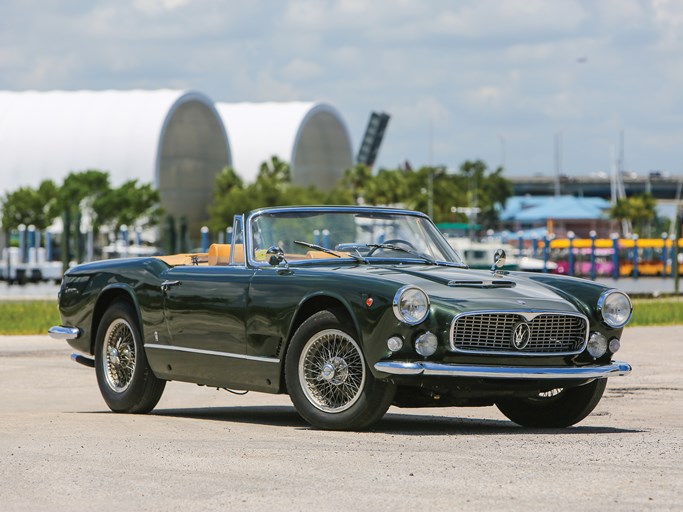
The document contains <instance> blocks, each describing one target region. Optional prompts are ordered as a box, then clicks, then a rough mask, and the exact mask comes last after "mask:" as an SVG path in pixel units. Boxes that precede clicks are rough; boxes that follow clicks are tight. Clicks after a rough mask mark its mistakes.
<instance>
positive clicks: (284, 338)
mask: <svg viewBox="0 0 683 512" xmlns="http://www.w3.org/2000/svg"><path fill="white" fill-rule="evenodd" d="M492 263H493V264H492V268H491V270H490V271H486V270H478V271H475V270H470V269H468V268H467V266H466V265H465V264H464V263H463V261H462V260H461V259H460V257H459V256H458V255H457V254H456V253H455V252H454V250H453V249H452V248H451V246H450V245H449V244H448V242H447V241H446V239H444V237H443V236H442V235H441V234H440V233H439V231H438V230H437V229H436V227H435V226H434V224H433V223H432V221H431V220H430V219H429V217H427V216H426V215H424V214H422V213H417V212H413V211H406V210H399V209H390V208H368V207H331V206H321V207H287V208H267V209H261V210H256V211H252V212H250V213H248V214H246V215H239V216H237V217H236V218H235V220H234V225H233V237H232V240H231V242H230V244H214V245H212V246H211V247H210V248H209V251H208V253H201V254H178V255H173V256H161V257H147V258H133V259H123V260H108V261H100V262H95V263H88V264H83V265H79V266H76V267H74V268H72V269H71V270H69V271H68V272H67V273H66V275H65V276H64V280H63V282H62V286H61V289H60V292H59V310H60V314H61V320H62V325H60V326H55V327H53V328H51V329H50V335H51V336H52V337H53V338H57V339H66V340H68V342H69V344H70V345H71V346H72V347H73V348H75V349H76V350H78V351H79V352H81V354H74V355H73V356H72V358H73V359H74V360H76V361H78V362H80V363H83V364H86V365H89V366H94V367H95V371H96V375H97V381H98V384H99V387H100V390H101V392H102V396H103V397H104V400H105V402H106V403H107V405H108V406H109V407H110V408H111V410H113V411H116V412H128V413H145V412H149V411H151V410H152V409H153V408H154V406H155V405H156V404H157V402H158V401H159V399H160V397H161V394H162V392H163V390H164V385H165V383H166V381H170V380H177V381H186V382H194V383H197V384H201V385H207V386H215V387H220V388H226V389H239V390H252V391H262V392H266V393H287V394H289V395H290V397H291V400H292V402H293V403H294V406H295V407H296V409H297V411H298V412H299V414H300V415H301V416H302V417H303V418H304V419H305V420H306V421H308V422H309V423H311V424H312V425H314V426H316V427H320V428H326V429H362V428H366V427H368V426H370V425H372V424H373V423H375V422H377V421H378V420H379V419H380V418H382V416H383V415H384V413H385V412H386V411H387V409H388V408H389V406H390V405H396V406H399V407H452V406H488V405H496V406H497V407H498V408H499V409H500V410H501V411H502V413H503V414H504V415H505V416H507V417H508V418H510V419H511V420H512V421H514V422H516V423H518V424H519V425H523V426H529V427H567V426H570V425H573V424H575V423H577V422H579V421H581V420H582V419H583V418H585V417H586V416H587V415H588V414H589V413H590V412H591V411H592V410H593V409H594V408H595V406H596V405H597V403H598V401H599V400H600V398H601V396H602V394H603V391H604V389H605V384H606V382H607V378H608V377H612V376H618V375H627V374H628V373H629V372H630V371H631V367H630V366H629V365H628V364H626V363H624V362H619V361H613V360H612V356H613V355H614V353H615V352H617V351H618V350H619V339H620V337H621V334H622V330H623V328H624V326H625V325H626V323H627V322H628V321H629V319H630V317H631V302H630V300H629V298H628V296H627V295H625V294H624V293H622V292H620V291H617V290H614V289H608V288H606V287H604V286H602V285H599V284H596V283H593V282H590V281H585V280H582V279H574V278H569V277H564V276H556V275H546V274H536V273H529V274H527V273H523V272H503V271H501V270H499V269H500V267H501V266H502V265H503V264H504V253H502V251H500V252H499V253H498V254H497V257H496V261H495V262H492ZM93 356H94V357H93Z"/></svg>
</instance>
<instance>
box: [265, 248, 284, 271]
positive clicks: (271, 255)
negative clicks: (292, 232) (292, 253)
mask: <svg viewBox="0 0 683 512" xmlns="http://www.w3.org/2000/svg"><path fill="white" fill-rule="evenodd" d="M266 256H267V257H268V264H269V265H272V266H273V267H277V266H278V265H279V264H280V263H282V262H283V261H285V252H284V251H283V250H282V249H281V248H280V247H278V246H276V245H274V246H272V247H269V248H268V250H267V251H266Z"/></svg>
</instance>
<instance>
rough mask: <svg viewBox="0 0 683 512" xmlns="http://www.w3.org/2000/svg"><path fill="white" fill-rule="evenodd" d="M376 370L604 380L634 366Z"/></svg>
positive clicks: (388, 364)
mask: <svg viewBox="0 0 683 512" xmlns="http://www.w3.org/2000/svg"><path fill="white" fill-rule="evenodd" d="M375 369H376V370H378V371H380V372H383V373H388V374H390V375H405V376H411V375H416V376H418V375H419V376H427V377H471V378H482V379H534V380H538V379H549V380H551V379H554V380H558V379H576V380H586V379H604V378H607V377H617V376H621V375H628V374H629V373H631V365H629V364H628V363H625V362H623V361H612V362H611V363H610V364H605V365H590V366H571V367H566V366H564V367H555V366H549V367H548V366H546V367H543V366H476V365H458V364H444V363H432V362H429V361H420V362H406V361H380V362H379V363H376V364H375Z"/></svg>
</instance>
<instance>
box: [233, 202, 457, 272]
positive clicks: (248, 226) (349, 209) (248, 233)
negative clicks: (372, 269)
mask: <svg viewBox="0 0 683 512" xmlns="http://www.w3.org/2000/svg"><path fill="white" fill-rule="evenodd" d="M306 211H308V212H320V213H377V214H386V215H407V216H411V217H419V218H422V219H424V220H426V221H428V222H429V223H430V224H432V226H433V227H434V230H435V232H436V234H437V236H440V237H441V238H442V240H443V243H444V245H445V246H446V247H447V248H448V250H450V251H452V252H453V253H454V254H455V256H456V257H457V258H458V259H460V260H461V262H462V263H458V262H455V261H439V260H437V261H435V263H436V264H443V265H448V266H452V267H456V268H467V264H466V263H465V261H464V260H463V259H462V258H461V257H460V255H459V254H458V252H457V251H456V250H455V249H454V248H453V247H451V245H450V244H449V243H448V241H447V240H446V238H445V237H444V236H443V234H442V233H441V231H439V228H437V227H436V225H435V224H434V221H432V219H431V218H429V216H428V215H426V214H424V213H422V212H417V211H414V210H404V209H402V208H390V207H382V206H280V207H277V206H276V207H272V208H259V209H257V210H252V211H251V212H249V213H248V214H247V216H246V223H245V225H244V234H245V237H246V238H245V240H244V252H245V261H246V262H247V265H248V266H249V267H253V268H264V267H270V265H269V264H268V262H264V261H256V260H255V259H254V258H253V257H252V253H253V250H252V249H253V247H252V246H253V243H254V238H253V237H254V233H253V230H252V225H253V221H254V220H255V219H256V218H257V217H260V216H261V215H264V214H266V213H275V214H278V213H297V212H306ZM406 256H407V257H405V258H384V259H382V258H375V259H374V261H382V262H385V263H386V262H387V261H389V262H393V261H395V262H396V263H411V264H424V265H432V264H431V263H426V262H425V261H424V260H423V259H421V258H415V257H411V256H410V255H408V254H406ZM315 261H325V263H326V264H328V265H329V263H330V260H315V259H314V260H310V262H315ZM332 261H334V262H340V261H343V262H353V263H356V264H358V263H359V262H358V261H357V260H356V259H354V258H351V257H342V258H337V259H334V260H332ZM367 261H368V262H370V261H373V259H372V258H371V259H369V260H367ZM292 263H293V266H299V265H301V264H302V262H299V261H296V262H292ZM307 263H309V262H303V264H304V265H306V264H307Z"/></svg>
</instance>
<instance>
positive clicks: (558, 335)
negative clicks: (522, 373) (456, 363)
mask: <svg viewBox="0 0 683 512" xmlns="http://www.w3.org/2000/svg"><path fill="white" fill-rule="evenodd" d="M587 338H588V320H587V319H586V317H584V316H583V315H579V314H567V313H539V312H481V313H463V314H461V315H458V316H456V317H455V318H454V319H453V323H452V325H451V348H452V349H453V350H454V351H457V352H469V353H480V354H481V353H485V354H491V353H498V354H514V355H545V354H575V353H577V352H580V351H582V350H583V349H584V347H585V345H586V341H587Z"/></svg>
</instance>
